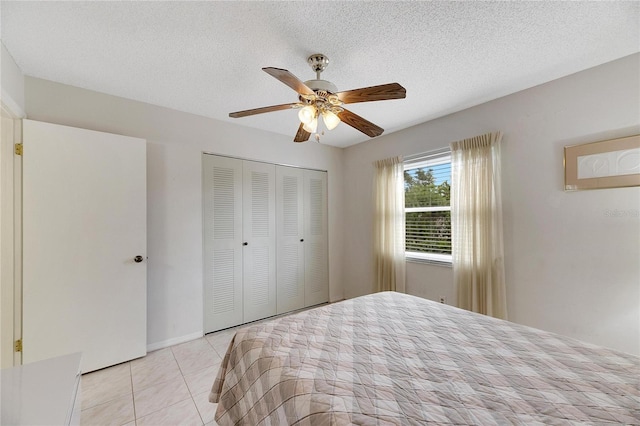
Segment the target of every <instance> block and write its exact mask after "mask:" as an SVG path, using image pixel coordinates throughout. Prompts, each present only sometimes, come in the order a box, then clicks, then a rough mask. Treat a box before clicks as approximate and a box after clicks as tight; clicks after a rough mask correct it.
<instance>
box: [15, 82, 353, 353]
mask: <svg viewBox="0 0 640 426" xmlns="http://www.w3.org/2000/svg"><path fill="white" fill-rule="evenodd" d="M25 88H26V90H25V94H26V106H27V108H26V110H27V114H28V117H29V118H30V119H33V120H40V121H46V122H52V123H58V124H64V125H68V126H74V127H80V128H85V129H92V130H98V131H104V132H110V133H117V134H123V135H128V136H136V137H140V138H145V139H147V141H148V144H147V178H148V180H147V182H148V189H147V211H148V225H147V227H148V229H147V235H148V256H149V262H148V315H147V318H148V337H147V340H148V343H149V346H150V347H151V348H157V347H160V346H162V345H166V344H172V343H176V342H178V341H180V340H182V339H185V338H189V337H193V336H195V335H197V334H198V333H202V329H203V317H202V310H203V287H202V202H201V199H202V184H201V181H202V175H201V170H202V167H201V161H202V159H201V154H202V152H211V153H217V154H224V155H231V156H236V157H241V158H247V159H251V160H261V161H266V162H273V163H280V164H282V163H284V164H289V165H297V166H301V167H308V168H315V169H322V170H327V171H328V178H329V188H328V195H329V280H330V291H329V297H330V299H331V301H336V300H340V299H342V298H343V289H342V257H343V256H342V229H343V228H342V217H343V215H342V200H343V190H342V181H343V164H342V150H341V149H338V148H331V147H328V146H325V145H319V144H317V143H313V142H309V143H304V144H296V143H293V142H292V139H293V132H295V130H296V129H295V120H294V118H295V117H289V119H291V120H292V125H293V126H294V127H292V134H291V137H285V136H282V135H277V134H273V133H268V132H263V131H260V130H254V129H248V128H244V127H240V126H238V125H235V124H230V123H225V122H222V121H217V120H213V119H210V118H206V117H201V116H196V115H193V114H187V113H182V112H178V111H174V110H170V109H167V108H162V107H157V106H153V105H149V104H145V103H142V102H136V101H131V100H127V99H123V98H119V97H115V96H109V95H105V94H102V93H97V92H92V91H88V90H84V89H80V88H76V87H72V86H66V85H62V84H58V83H53V82H51V81H46V80H40V79H35V78H30V77H27V78H26V87H25ZM212 102H216V100H212ZM278 114H279V113H276V114H274V115H273V119H274V120H278V119H287V118H286V116H285V115H284V114H281V115H278ZM98 160H99V159H98Z"/></svg>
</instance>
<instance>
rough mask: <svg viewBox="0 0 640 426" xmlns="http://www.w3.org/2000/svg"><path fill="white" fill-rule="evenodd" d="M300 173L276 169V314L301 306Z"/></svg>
mask: <svg viewBox="0 0 640 426" xmlns="http://www.w3.org/2000/svg"><path fill="white" fill-rule="evenodd" d="M303 187H304V180H303V170H302V169H298V168H294V167H285V166H277V167H276V211H277V213H276V216H277V229H276V233H277V236H278V238H277V250H278V256H277V257H278V259H277V262H278V268H277V287H278V296H277V311H278V313H279V314H280V313H284V312H289V311H292V310H295V309H300V308H303V307H304V247H305V241H304V234H303V225H304V220H303V207H302V204H303V201H304V200H303V198H304V197H303V189H304V188H303Z"/></svg>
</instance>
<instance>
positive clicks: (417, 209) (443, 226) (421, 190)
mask: <svg viewBox="0 0 640 426" xmlns="http://www.w3.org/2000/svg"><path fill="white" fill-rule="evenodd" d="M430 163H432V164H427V165H424V164H420V165H418V166H414V167H411V166H405V172H404V190H405V221H406V222H405V226H406V230H405V245H406V249H405V250H406V251H407V252H409V255H412V254H413V255H414V256H415V255H416V254H417V255H418V256H416V257H424V258H437V260H449V261H450V258H449V259H447V257H449V256H450V255H451V201H450V200H451V185H450V182H451V163H450V162H449V159H448V157H447V158H445V160H444V161H443V160H442V159H440V161H436V162H430ZM430 254H431V255H433V254H435V255H437V256H429V255H430ZM438 255H444V256H445V258H442V257H441V256H438Z"/></svg>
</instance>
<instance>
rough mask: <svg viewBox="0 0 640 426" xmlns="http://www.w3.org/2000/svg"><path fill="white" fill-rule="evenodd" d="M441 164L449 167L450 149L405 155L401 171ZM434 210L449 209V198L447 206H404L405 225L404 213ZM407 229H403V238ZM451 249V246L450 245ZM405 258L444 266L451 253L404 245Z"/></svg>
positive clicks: (449, 262) (447, 263) (449, 263)
mask: <svg viewBox="0 0 640 426" xmlns="http://www.w3.org/2000/svg"><path fill="white" fill-rule="evenodd" d="M442 164H449V167H451V150H450V149H448V148H447V149H444V150H439V151H437V152H431V153H425V154H419V155H416V156H412V157H407V158H406V159H405V160H404V161H403V172H405V171H407V170H414V169H420V168H428V167H433V166H439V165H442ZM449 176H450V177H449V185H451V175H449ZM435 211H449V212H450V211H451V200H449V205H448V206H429V207H405V208H404V212H405V219H404V221H405V227H406V223H407V219H406V214H407V213H411V212H435ZM406 235H407V231H406V229H405V240H406ZM452 249H453V247H452ZM404 253H405V259H406V260H407V261H411V262H420V263H434V264H439V265H445V266H449V267H450V266H452V255H450V254H441V253H421V252H415V251H408V250H407V249H406V247H405V252H404Z"/></svg>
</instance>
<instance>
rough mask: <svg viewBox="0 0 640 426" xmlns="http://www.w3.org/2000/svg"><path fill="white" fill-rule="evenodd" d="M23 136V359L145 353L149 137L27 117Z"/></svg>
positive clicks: (97, 363)
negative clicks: (109, 132)
mask: <svg viewBox="0 0 640 426" xmlns="http://www.w3.org/2000/svg"><path fill="white" fill-rule="evenodd" d="M23 137H24V139H23V142H24V151H23V244H24V245H23V271H24V272H23V362H24V363H29V362H34V361H38V360H42V359H45V358H50V357H54V356H58V355H62V354H67V353H72V352H82V367H81V368H82V371H83V372H88V371H93V370H96V369H100V368H103V367H107V366H110V365H114V364H118V363H120V362H123V361H127V360H130V359H133V358H137V357H140V356H143V355H145V354H146V344H147V339H146V330H147V327H146V319H147V313H146V303H147V299H146V289H147V281H146V280H147V278H146V274H147V271H146V244H147V243H146V241H147V240H146V229H147V226H146V198H147V194H146V143H145V141H144V140H142V139H137V138H131V137H125V136H119V135H113V134H107V133H101V132H94V131H90V130H84V129H76V128H72V127H65V126H59V125H55V124H49V123H42V122H37V121H31V120H24V121H23ZM136 256H141V257H142V261H141V262H136V261H135V260H134V259H135V257H136Z"/></svg>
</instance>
